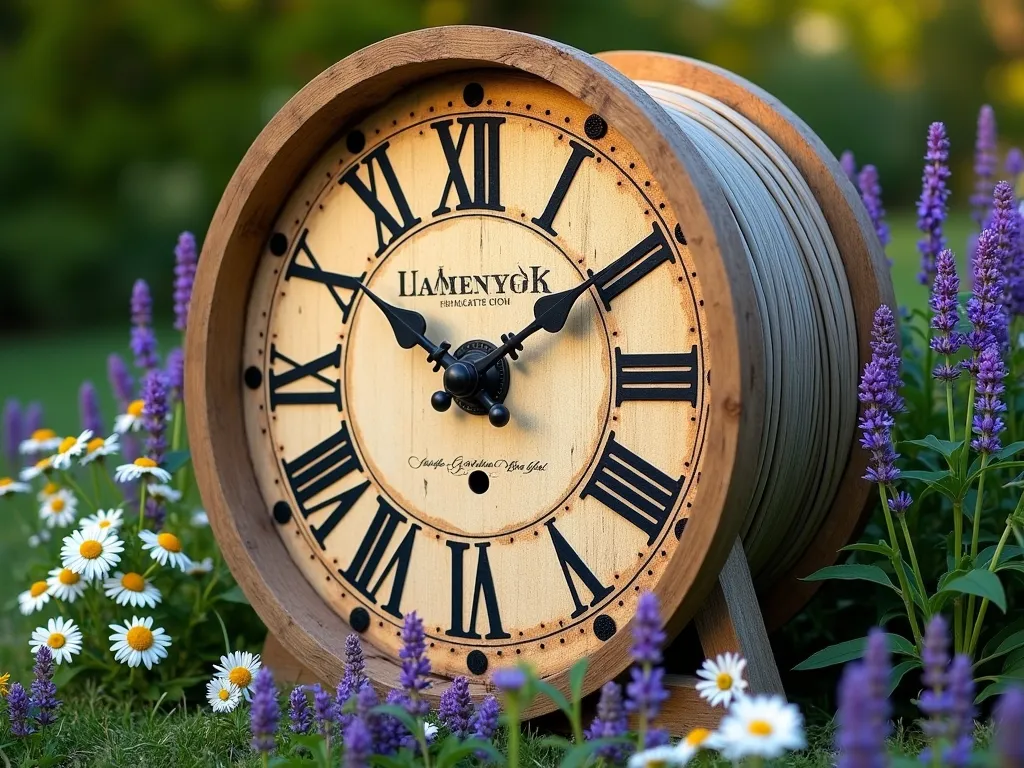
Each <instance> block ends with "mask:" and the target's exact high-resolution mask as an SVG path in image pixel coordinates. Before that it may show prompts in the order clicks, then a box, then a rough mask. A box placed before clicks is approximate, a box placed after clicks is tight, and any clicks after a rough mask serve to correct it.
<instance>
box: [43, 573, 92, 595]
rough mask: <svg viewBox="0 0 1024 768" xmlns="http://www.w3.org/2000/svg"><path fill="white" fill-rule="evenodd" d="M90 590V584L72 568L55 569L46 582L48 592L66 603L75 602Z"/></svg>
mask: <svg viewBox="0 0 1024 768" xmlns="http://www.w3.org/2000/svg"><path fill="white" fill-rule="evenodd" d="M88 588H89V582H87V581H86V580H85V579H83V578H82V576H81V574H78V573H75V572H74V571H72V570H71V569H70V568H54V569H53V570H52V571H50V578H48V579H47V580H46V591H47V592H49V593H50V594H51V595H53V596H54V597H55V598H57V599H58V600H63V601H64V602H66V603H73V602H75V600H77V599H78V598H80V597H81V596H82V595H84V594H85V590H86V589H88Z"/></svg>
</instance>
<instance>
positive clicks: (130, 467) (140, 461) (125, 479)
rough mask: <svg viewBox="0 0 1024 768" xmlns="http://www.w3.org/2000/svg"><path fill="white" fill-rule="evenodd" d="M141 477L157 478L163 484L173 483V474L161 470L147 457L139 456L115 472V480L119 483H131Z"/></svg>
mask: <svg viewBox="0 0 1024 768" xmlns="http://www.w3.org/2000/svg"><path fill="white" fill-rule="evenodd" d="M140 477H155V478H156V479H157V480H159V481H160V482H161V483H169V482H170V481H171V473H170V472H168V471H167V470H166V469H160V467H159V466H157V463H156V462H155V461H153V460H152V459H150V458H147V457H145V456H139V458H137V459H136V460H135V461H133V462H132V463H131V464H122V465H121V466H119V467H118V468H117V469H116V470H114V480H116V481H117V482H119V483H130V482H132V481H133V480H138V479H139V478H140Z"/></svg>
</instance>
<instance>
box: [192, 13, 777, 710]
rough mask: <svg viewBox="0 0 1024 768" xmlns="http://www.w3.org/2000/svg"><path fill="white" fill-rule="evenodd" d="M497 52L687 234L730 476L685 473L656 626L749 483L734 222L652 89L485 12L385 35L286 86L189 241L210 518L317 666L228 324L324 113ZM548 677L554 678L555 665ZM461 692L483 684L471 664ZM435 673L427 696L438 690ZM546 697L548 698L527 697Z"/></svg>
mask: <svg viewBox="0 0 1024 768" xmlns="http://www.w3.org/2000/svg"><path fill="white" fill-rule="evenodd" d="M493 66H498V67H507V68H511V69H513V70H519V71H522V72H525V73H528V74H532V75H535V76H538V77H540V78H542V79H544V80H546V81H548V82H551V83H553V84H555V85H557V86H559V87H561V88H562V89H563V90H565V91H567V92H568V93H569V94H571V95H572V96H574V97H576V98H578V99H579V100H581V101H583V102H584V103H586V104H588V105H589V106H591V107H592V108H593V109H594V111H595V112H597V113H599V114H601V115H602V116H603V117H604V118H605V119H607V120H608V121H609V123H611V124H612V125H614V126H615V127H616V129H617V130H619V131H621V132H622V134H623V135H624V136H625V138H626V139H627V140H629V141H630V142H631V143H632V144H633V146H634V147H636V149H637V151H638V152H640V153H641V154H642V155H643V157H644V158H645V160H646V161H647V162H648V164H649V165H650V166H651V169H652V171H656V176H657V178H658V181H659V183H660V184H661V186H662V189H663V191H664V194H665V196H666V199H667V200H668V201H669V202H670V203H671V205H672V207H673V210H675V211H676V214H677V215H678V216H679V217H680V219H682V220H683V221H686V222H687V235H688V241H689V247H690V248H691V249H692V250H693V251H694V253H695V256H696V260H697V262H698V263H700V264H701V265H702V267H701V270H702V272H701V277H700V279H701V285H702V287H703V289H704V292H705V296H706V303H705V310H706V312H707V315H708V317H709V318H712V321H711V322H709V323H708V325H709V328H708V332H709V337H710V344H709V346H710V350H711V351H710V357H711V360H712V363H711V367H712V368H713V369H714V376H715V390H714V395H713V397H712V399H711V415H710V417H709V418H710V419H711V420H712V423H713V424H714V425H715V426H714V428H713V429H712V430H710V431H709V438H708V441H707V445H706V447H705V456H704V461H706V462H708V464H707V466H709V467H714V468H715V470H716V472H720V473H722V476H723V477H728V478H731V482H729V483H722V482H717V483H716V482H706V483H703V484H701V485H700V486H699V487H698V493H697V496H696V498H695V500H694V507H693V515H692V517H691V520H690V522H689V524H688V525H687V528H686V534H685V535H686V537H687V539H688V540H689V542H688V545H687V554H688V556H687V557H686V558H682V557H675V558H672V559H671V560H670V562H669V563H668V565H667V566H666V569H665V572H664V574H663V576H662V578H661V579H660V580H659V582H658V585H657V588H656V591H657V593H658V595H659V597H660V599H661V602H662V606H663V611H664V613H665V615H666V617H671V621H670V622H669V626H668V631H669V632H670V633H673V634H674V633H675V632H678V631H679V630H680V629H681V628H682V627H683V626H684V625H685V624H686V623H687V622H688V621H689V620H690V619H691V618H692V617H693V615H694V614H695V613H696V611H697V609H698V608H699V607H700V605H701V603H702V601H703V599H704V597H705V595H706V594H707V593H708V591H709V590H710V589H711V588H712V587H713V586H714V585H715V583H716V580H717V577H718V574H719V571H720V570H721V567H722V565H723V564H724V562H725V560H726V558H727V556H728V554H729V551H730V548H731V547H732V545H733V542H734V541H735V538H736V535H737V532H738V531H739V528H740V525H741V523H742V520H743V516H744V513H745V509H746V504H747V501H748V500H749V498H750V495H751V490H752V479H751V478H750V477H749V475H750V474H751V473H747V472H743V471H734V470H738V469H739V468H741V467H743V466H750V465H751V464H752V463H753V462H754V461H755V459H756V452H757V445H758V444H759V441H760V430H761V424H762V422H763V419H762V413H761V409H762V407H763V406H762V404H761V403H760V401H759V398H758V397H757V396H756V393H757V392H758V387H757V384H758V382H759V377H760V375H761V374H760V371H761V370H762V369H763V361H762V357H763V353H762V352H761V348H762V346H761V344H760V334H761V327H760V322H759V320H758V318H757V317H756V314H755V313H753V312H751V311H750V310H749V308H750V307H752V306H753V305H754V299H753V296H754V292H753V284H752V281H751V278H750V275H749V273H748V272H747V269H746V264H745V255H744V251H743V246H742V241H741V239H740V233H739V230H738V227H737V226H736V223H735V221H734V220H733V219H732V217H731V214H730V213H729V210H728V206H727V204H726V202H725V199H724V196H723V195H722V193H721V192H720V190H717V189H716V188H715V187H714V185H713V184H711V183H710V181H709V180H710V179H711V178H712V175H711V173H710V172H709V171H708V169H707V168H706V166H705V165H704V164H703V161H702V160H701V159H700V158H699V157H698V155H697V153H696V151H695V149H694V148H693V147H692V145H691V144H690V142H689V140H687V139H686V137H685V136H683V135H682V133H681V132H680V131H679V130H678V128H677V127H676V126H675V125H674V123H672V121H671V120H670V118H669V117H668V116H667V115H666V114H665V113H664V112H663V111H662V110H661V108H660V107H658V106H657V105H656V104H655V103H654V101H653V100H652V99H651V98H650V97H649V96H647V95H646V94H645V93H643V91H641V90H640V89H639V87H637V86H636V85H635V84H634V83H632V82H631V81H630V80H628V79H627V78H625V77H624V76H623V75H622V74H620V73H619V72H617V71H616V70H614V69H613V68H612V67H610V66H608V65H607V64H605V63H603V62H601V61H598V60H597V59H595V58H594V57H592V56H590V55H589V54H586V53H583V52H581V51H578V50H576V49H574V48H571V47H569V46H565V45H562V44H560V43H555V42H552V41H549V40H545V39H543V38H540V37H535V36H532V35H527V34H523V33H519V32H513V31H508V30H501V29H492V28H486V27H441V28H435V29H427V30H419V31H416V32H410V33H407V34H404V35H399V36H397V37H393V38H390V39H387V40H384V41H382V42H380V43H376V44H374V45H371V46H369V47H367V48H364V49H362V50H360V51H357V52H356V53H353V54H352V55H350V56H348V57H347V58H345V59H344V60H342V61H340V62H338V63H337V64H335V65H333V66H332V67H330V68H328V69H327V70H326V71H324V72H323V73H321V74H320V75H318V76H317V77H316V78H314V79H313V80H312V81H311V82H310V83H309V84H307V85H306V86H305V87H304V88H303V89H302V90H300V91H299V92H298V93H297V94H296V95H295V96H294V97H293V98H292V99H291V100H290V101H289V102H288V103H287V104H286V105H285V106H284V107H283V108H282V109H281V111H280V112H279V113H278V114H277V115H276V116H275V117H274V118H273V119H272V120H271V121H270V122H269V123H268V124H267V126H266V127H265V128H264V129H263V131H262V132H261V133H260V135H259V136H258V137H257V138H256V140H255V142H254V143H253V145H252V146H251V147H250V149H249V150H248V152H247V153H246V155H245V157H244V158H243V159H242V161H241V163H240V164H239V166H238V168H237V170H236V171H235V173H234V175H233V176H232V178H231V181H230V182H229V184H228V186H227V188H226V190H225V192H224V195H223V197H222V198H221V201H220V203H219V205H218V207H217V210H216V212H215V214H214V217H213V220H212V222H211V224H210V228H209V230H208V232H207V236H206V239H205V242H204V245H203V251H202V255H201V258H200V260H199V267H198V271H197V276H196V282H195V291H194V294H193V297H192V304H191V308H190V322H189V328H188V332H187V338H186V366H185V370H186V382H185V389H186V396H185V403H186V409H187V414H188V425H189V438H190V441H191V445H192V454H193V463H194V466H195V471H196V478H197V482H198V484H199V488H200V491H201V493H202V497H203V500H204V502H205V504H206V507H207V510H208V511H209V514H210V520H211V525H212V526H213V529H214V533H215V534H216V536H217V540H218V542H219V544H220V546H221V548H222V551H223V552H224V556H225V559H226V560H227V562H228V564H229V565H230V567H231V569H232V572H233V573H234V575H235V577H236V579H237V580H238V583H239V585H240V586H241V587H242V589H243V591H244V593H245V594H246V596H247V597H248V598H249V600H250V601H251V603H252V604H253V606H254V607H255V608H256V609H257V611H258V612H259V614H260V616H261V617H262V618H263V620H264V622H265V623H266V624H267V626H268V629H269V630H270V632H271V633H273V634H274V635H276V636H277V637H278V638H279V639H280V640H281V641H282V642H283V644H284V645H285V647H287V648H288V649H289V651H290V652H291V653H293V654H294V655H295V656H296V657H297V658H300V659H301V660H302V661H303V662H304V663H305V664H306V665H308V667H309V668H311V669H312V670H313V671H314V672H315V673H316V674H317V675H318V677H319V678H320V679H322V680H324V681H328V682H329V681H334V680H337V679H339V678H340V676H341V673H342V671H343V664H342V648H343V645H344V638H345V636H346V635H347V634H348V633H349V632H350V631H351V630H350V628H349V626H348V624H347V623H346V622H345V621H344V620H343V619H342V618H341V617H339V616H338V615H336V614H335V613H334V612H333V611H331V610H330V609H329V608H327V607H326V606H325V605H324V602H323V601H322V600H321V598H320V597H319V596H318V595H317V594H316V592H315V591H314V589H313V587H312V586H311V585H310V584H309V583H308V582H307V581H306V580H305V579H304V578H303V577H302V576H301V575H300V574H299V572H298V571H297V570H296V569H295V568H293V567H291V566H292V559H291V557H290V556H289V555H288V553H287V551H286V549H285V547H284V544H283V543H282V541H281V539H280V536H279V534H278V532H277V531H276V530H274V527H273V523H272V519H271V516H270V515H269V514H268V513H267V510H266V504H265V502H264V501H263V499H262V497H261V495H260V493H259V491H258V486H257V483H256V478H255V473H254V469H253V467H252V464H251V461H250V459H249V456H248V453H247V450H246V440H245V425H244V417H243V409H242V403H241V398H240V394H241V392H242V380H241V379H242V371H243V360H242V340H243V331H244V320H245V308H246V305H247V301H248V293H249V286H250V285H251V282H252V278H253V274H254V272H255V268H256V262H257V258H258V257H259V256H261V255H262V254H263V253H264V252H265V247H266V240H267V238H268V237H269V234H270V231H271V227H272V224H273V221H274V218H275V217H276V215H277V212H278V210H279V207H280V205H281V204H282V203H283V201H284V193H283V192H282V190H288V191H290V190H291V189H292V188H293V187H294V184H295V183H296V182H297V181H298V180H299V179H300V178H301V176H302V174H304V173H305V172H306V170H307V168H308V167H309V165H310V164H311V162H312V161H313V160H314V159H315V158H316V157H317V156H318V155H319V154H320V152H322V150H323V148H324V147H325V145H326V144H327V142H328V141H330V140H331V138H332V137H335V136H336V135H337V132H338V129H339V128H341V127H343V126H344V125H345V124H346V123H350V122H352V121H353V120H354V119H356V118H357V117H358V116H359V115H360V114H362V113H364V112H365V111H367V110H368V109H369V108H370V107H372V106H373V105H375V104H377V103H379V102H381V101H383V100H384V99H386V98H387V97H388V96H389V95H390V94H392V93H394V92H395V91H397V90H398V89H400V88H402V87H404V86H406V85H409V84H411V83H414V82H416V81H418V80H421V79H424V78H427V77H430V76H433V75H438V74H442V73H444V72H450V71H454V70H462V69H472V68H482V67H493ZM628 630H629V627H622V628H620V629H619V631H618V632H616V634H615V635H614V636H613V637H612V638H611V639H610V640H609V641H608V642H607V643H606V644H605V645H603V646H602V647H601V649H599V650H598V651H597V652H596V653H594V654H593V655H592V656H591V664H590V667H589V670H588V673H587V676H586V680H585V683H584V688H585V690H586V692H590V691H593V690H595V689H596V688H597V687H599V686H600V685H601V684H603V683H604V682H606V681H607V680H608V679H611V678H612V677H613V676H615V675H617V674H618V673H620V672H621V671H622V670H624V669H625V668H626V667H627V666H628V663H629V657H628V652H629V645H630V632H629V631H628ZM366 653H367V667H368V672H369V673H370V676H371V677H372V678H374V679H375V680H377V681H379V682H381V683H383V684H385V685H387V684H393V683H394V682H395V681H397V675H398V665H397V664H396V663H395V661H394V660H392V659H389V658H386V657H384V656H383V655H382V654H380V653H379V652H377V651H376V649H375V648H373V647H372V646H370V647H367V648H366ZM549 682H551V683H552V684H554V685H555V686H556V687H558V688H559V689H561V690H563V691H567V690H568V670H564V671H562V672H560V673H558V674H555V675H552V676H551V677H550V678H549ZM471 686H472V689H473V690H474V692H476V693H481V692H482V691H483V690H484V686H482V685H481V684H480V681H479V680H472V681H471ZM440 692H441V688H440V686H434V687H433V688H432V689H431V690H430V691H429V694H430V697H431V698H432V699H434V700H435V702H436V699H437V697H438V696H439V695H440ZM551 709H553V705H552V704H551V703H550V702H548V701H547V700H546V699H538V701H537V703H536V704H535V705H534V706H533V707H532V708H531V710H530V711H529V712H528V713H526V714H528V715H531V716H532V715H536V714H541V713H543V712H545V711H550V710H551Z"/></svg>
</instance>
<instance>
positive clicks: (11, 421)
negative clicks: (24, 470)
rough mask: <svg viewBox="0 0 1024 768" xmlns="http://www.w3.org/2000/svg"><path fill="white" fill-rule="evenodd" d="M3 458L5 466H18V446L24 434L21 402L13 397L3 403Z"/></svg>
mask: <svg viewBox="0 0 1024 768" xmlns="http://www.w3.org/2000/svg"><path fill="white" fill-rule="evenodd" d="M3 431H4V458H5V459H6V460H7V466H8V467H9V468H10V469H11V470H12V471H13V470H14V468H15V467H17V466H18V463H19V461H20V458H19V456H18V446H19V445H21V441H22V440H23V439H24V436H25V425H24V420H23V419H22V413H21V404H20V403H19V402H18V401H17V400H14V399H11V400H7V401H6V402H5V403H4V425H3Z"/></svg>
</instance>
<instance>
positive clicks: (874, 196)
mask: <svg viewBox="0 0 1024 768" xmlns="http://www.w3.org/2000/svg"><path fill="white" fill-rule="evenodd" d="M857 187H858V188H859V189H860V199H861V200H862V201H864V207H865V208H866V209H867V211H868V216H869V217H870V218H871V223H872V224H873V225H874V227H875V232H876V234H877V235H878V240H879V242H881V243H882V247H883V248H885V247H886V246H887V245H889V243H890V241H891V240H892V238H891V237H890V235H889V225H888V224H886V223H885V208H883V207H882V185H881V184H880V183H879V181H878V169H877V168H875V166H873V165H865V166H864V167H863V168H862V169H861V171H860V174H858V176H857Z"/></svg>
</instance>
